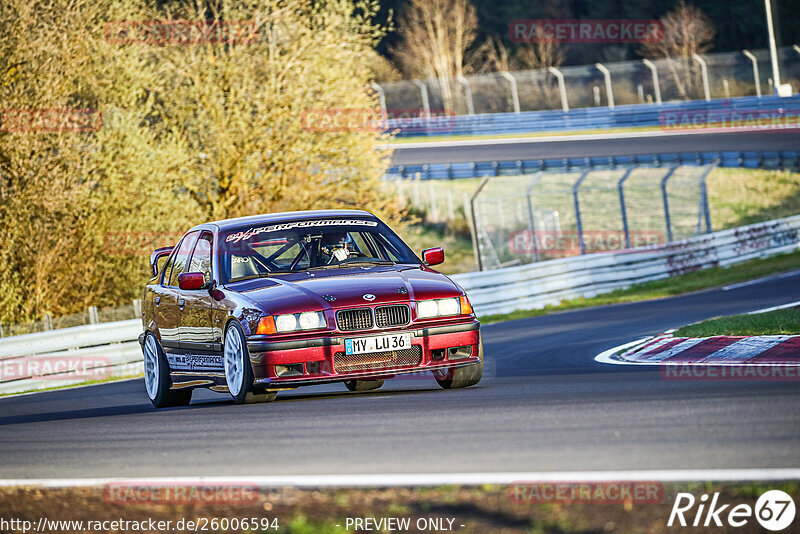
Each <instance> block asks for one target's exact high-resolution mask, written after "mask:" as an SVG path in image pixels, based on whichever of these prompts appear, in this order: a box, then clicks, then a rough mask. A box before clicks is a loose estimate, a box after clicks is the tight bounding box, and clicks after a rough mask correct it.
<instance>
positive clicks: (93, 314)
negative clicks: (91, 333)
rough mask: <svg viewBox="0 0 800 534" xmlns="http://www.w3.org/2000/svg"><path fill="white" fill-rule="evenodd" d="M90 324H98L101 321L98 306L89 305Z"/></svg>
mask: <svg viewBox="0 0 800 534" xmlns="http://www.w3.org/2000/svg"><path fill="white" fill-rule="evenodd" d="M88 311H89V324H97V323H99V322H100V320H99V318H98V316H97V306H89V310H88Z"/></svg>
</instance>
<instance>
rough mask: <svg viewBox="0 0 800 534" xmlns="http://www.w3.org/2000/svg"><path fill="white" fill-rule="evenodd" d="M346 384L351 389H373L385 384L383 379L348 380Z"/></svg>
mask: <svg viewBox="0 0 800 534" xmlns="http://www.w3.org/2000/svg"><path fill="white" fill-rule="evenodd" d="M344 385H345V386H346V387H347V389H349V390H350V391H372V390H373V389H378V388H380V387H381V386H383V380H347V381H345V383H344Z"/></svg>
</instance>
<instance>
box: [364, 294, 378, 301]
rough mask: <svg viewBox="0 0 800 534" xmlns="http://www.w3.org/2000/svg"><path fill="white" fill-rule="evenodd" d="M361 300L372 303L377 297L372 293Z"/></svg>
mask: <svg viewBox="0 0 800 534" xmlns="http://www.w3.org/2000/svg"><path fill="white" fill-rule="evenodd" d="M361 298H363V299H364V300H367V301H369V302H372V301H373V300H375V295H373V294H372V293H367V294H366V295H364V296H363V297H361Z"/></svg>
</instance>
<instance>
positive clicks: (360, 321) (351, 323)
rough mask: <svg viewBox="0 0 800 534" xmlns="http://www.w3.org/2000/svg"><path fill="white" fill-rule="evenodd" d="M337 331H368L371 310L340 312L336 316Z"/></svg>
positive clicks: (359, 309) (370, 324)
mask: <svg viewBox="0 0 800 534" xmlns="http://www.w3.org/2000/svg"><path fill="white" fill-rule="evenodd" d="M336 322H337V323H338V325H339V330H342V331H347V330H369V329H370V328H372V310H370V309H369V308H356V309H354V310H341V311H339V312H338V313H337V314H336Z"/></svg>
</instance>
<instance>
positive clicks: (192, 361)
mask: <svg viewBox="0 0 800 534" xmlns="http://www.w3.org/2000/svg"><path fill="white" fill-rule="evenodd" d="M213 239H214V237H213V234H212V233H211V232H209V231H203V232H202V233H201V234H200V237H199V239H198V240H197V244H196V245H195V247H194V251H193V253H192V256H191V259H190V261H189V263H188V265H187V267H186V268H185V269H184V272H187V273H189V272H191V273H198V272H199V273H203V276H204V278H205V280H206V283H208V282H211V281H212V272H213V271H212V268H211V261H212V260H211V257H212V255H211V251H212V249H213ZM214 302H215V301H214V299H213V298H212V297H211V294H210V292H209V290H208V289H193V290H183V289H181V290H179V292H178V309H179V310H180V315H181V324H180V340H181V349H182V352H184V353H185V356H186V363H187V365H188V366H189V367H190V368H191V369H192V370H199V371H210V370H213V371H219V370H221V369H222V368H223V365H222V357H221V356H219V354H220V353H221V352H222V344H221V342H220V341H219V340H218V339H215V332H214V328H213V325H212V320H213V318H212V308H213V306H214Z"/></svg>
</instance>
